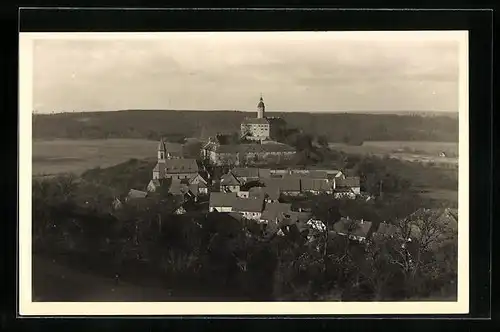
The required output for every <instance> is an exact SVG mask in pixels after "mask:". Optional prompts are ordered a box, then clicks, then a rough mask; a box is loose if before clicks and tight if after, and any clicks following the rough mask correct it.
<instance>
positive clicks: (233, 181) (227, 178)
mask: <svg viewBox="0 0 500 332" xmlns="http://www.w3.org/2000/svg"><path fill="white" fill-rule="evenodd" d="M220 185H221V186H239V185H240V181H238V179H237V178H236V177H235V176H234V175H233V173H231V172H229V173H226V174H224V175H223V176H222V177H221V179H220Z"/></svg>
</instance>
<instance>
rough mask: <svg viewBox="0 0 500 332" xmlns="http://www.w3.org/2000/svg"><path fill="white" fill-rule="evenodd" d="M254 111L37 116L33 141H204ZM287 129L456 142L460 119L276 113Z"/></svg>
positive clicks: (330, 136) (334, 138)
mask: <svg viewBox="0 0 500 332" xmlns="http://www.w3.org/2000/svg"><path fill="white" fill-rule="evenodd" d="M248 116H255V114H254V113H249V112H238V111H172V110H167V111H158V110H126V111H114V112H81V113H57V114H36V115H34V116H33V138H34V139H56V138H66V139H100V138H144V139H152V140H156V139H158V138H159V137H160V136H164V137H166V138H167V139H168V140H169V141H182V140H183V139H184V138H185V137H197V138H202V139H205V138H207V137H208V136H213V135H215V134H217V133H228V132H237V131H239V129H240V123H241V121H242V120H243V119H244V118H245V117H248ZM267 116H268V117H281V118H283V119H284V120H285V121H286V123H287V125H288V126H289V127H294V128H300V129H302V130H303V131H304V132H306V133H314V134H315V135H321V136H324V137H325V138H326V139H327V140H328V141H330V142H346V141H440V142H457V141H458V119H457V118H453V117H450V116H446V115H443V116H424V115H423V116H420V115H414V114H412V115H395V114H359V113H328V114H321V113H299V112H294V113H274V112H268V113H267Z"/></svg>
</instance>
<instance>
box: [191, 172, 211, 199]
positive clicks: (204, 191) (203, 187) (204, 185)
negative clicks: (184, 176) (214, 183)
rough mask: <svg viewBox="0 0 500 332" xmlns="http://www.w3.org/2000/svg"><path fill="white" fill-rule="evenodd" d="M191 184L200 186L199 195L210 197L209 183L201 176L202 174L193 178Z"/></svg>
mask: <svg viewBox="0 0 500 332" xmlns="http://www.w3.org/2000/svg"><path fill="white" fill-rule="evenodd" d="M188 182H189V184H196V185H198V194H200V195H208V181H207V180H205V178H203V176H201V174H200V173H197V174H196V175H194V176H193V177H191V178H190V179H189V181H188Z"/></svg>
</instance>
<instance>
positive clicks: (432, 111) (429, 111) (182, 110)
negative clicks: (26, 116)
mask: <svg viewBox="0 0 500 332" xmlns="http://www.w3.org/2000/svg"><path fill="white" fill-rule="evenodd" d="M141 111H144V112H236V113H254V112H255V113H256V112H257V110H236V109H155V108H147V109H140V108H131V109H115V110H106V111H52V112H39V111H36V110H33V112H32V114H36V115H51V114H75V113H107V112H141ZM266 113H314V114H318V113H320V114H328V113H336V114H339V113H341V114H349V113H357V114H360V113H361V114H380V113H385V114H395V113H397V114H400V113H407V114H418V113H421V114H425V113H444V114H457V115H458V114H459V112H458V111H444V110H399V111H398V110H393V111H384V110H329V111H305V110H273V111H267V110H266Z"/></svg>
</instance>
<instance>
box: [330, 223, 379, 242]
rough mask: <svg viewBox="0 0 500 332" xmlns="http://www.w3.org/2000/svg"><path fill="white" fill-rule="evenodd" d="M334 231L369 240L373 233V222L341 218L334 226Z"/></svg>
mask: <svg viewBox="0 0 500 332" xmlns="http://www.w3.org/2000/svg"><path fill="white" fill-rule="evenodd" d="M333 230H334V231H335V232H337V233H342V234H346V235H347V234H349V235H354V236H360V237H365V238H368V236H369V235H370V232H371V231H372V223H371V221H363V220H353V219H347V218H341V219H340V220H339V221H337V222H336V223H335V224H334V225H333Z"/></svg>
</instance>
